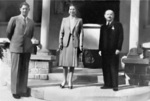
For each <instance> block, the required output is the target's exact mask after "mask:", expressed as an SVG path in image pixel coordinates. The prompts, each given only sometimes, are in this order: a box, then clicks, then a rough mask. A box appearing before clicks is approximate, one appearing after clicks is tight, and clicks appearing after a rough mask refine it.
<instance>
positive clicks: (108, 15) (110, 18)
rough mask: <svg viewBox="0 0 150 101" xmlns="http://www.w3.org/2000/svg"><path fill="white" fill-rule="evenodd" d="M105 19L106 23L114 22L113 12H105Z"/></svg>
mask: <svg viewBox="0 0 150 101" xmlns="http://www.w3.org/2000/svg"><path fill="white" fill-rule="evenodd" d="M104 16H105V19H106V20H107V21H113V20H114V12H113V11H112V10H107V11H106V12H105V15H104Z"/></svg>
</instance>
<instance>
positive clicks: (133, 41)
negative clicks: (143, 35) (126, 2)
mask: <svg viewBox="0 0 150 101" xmlns="http://www.w3.org/2000/svg"><path fill="white" fill-rule="evenodd" d="M139 12H140V0H131V14H130V42H129V49H133V48H137V47H138V42H139Z"/></svg>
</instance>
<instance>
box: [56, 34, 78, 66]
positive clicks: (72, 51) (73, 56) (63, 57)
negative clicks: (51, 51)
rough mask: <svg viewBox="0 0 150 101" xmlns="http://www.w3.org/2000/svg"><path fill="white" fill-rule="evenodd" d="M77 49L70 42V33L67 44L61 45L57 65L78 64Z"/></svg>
mask: <svg viewBox="0 0 150 101" xmlns="http://www.w3.org/2000/svg"><path fill="white" fill-rule="evenodd" d="M78 50H79V48H74V47H73V43H72V35H71V36H70V40H69V44H68V46H67V47H63V49H62V50H61V51H60V56H59V66H66V67H77V66H78Z"/></svg>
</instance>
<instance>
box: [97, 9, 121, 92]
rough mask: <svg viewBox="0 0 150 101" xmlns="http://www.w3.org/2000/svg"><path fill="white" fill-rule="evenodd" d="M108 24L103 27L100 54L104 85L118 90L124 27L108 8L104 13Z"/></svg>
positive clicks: (105, 87)
mask: <svg viewBox="0 0 150 101" xmlns="http://www.w3.org/2000/svg"><path fill="white" fill-rule="evenodd" d="M104 17H105V19H106V24H104V25H102V27H101V36H100V46H99V50H100V51H99V54H100V55H101V56H102V70H103V77H104V86H103V87H101V89H107V88H113V90H114V91H118V71H119V53H120V51H121V48H122V43H123V27H122V24H121V23H120V22H115V21H114V12H113V11H112V10H107V11H106V12H105V14H104Z"/></svg>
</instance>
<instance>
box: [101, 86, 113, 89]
mask: <svg viewBox="0 0 150 101" xmlns="http://www.w3.org/2000/svg"><path fill="white" fill-rule="evenodd" d="M110 88H111V87H108V86H102V87H101V89H110Z"/></svg>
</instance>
